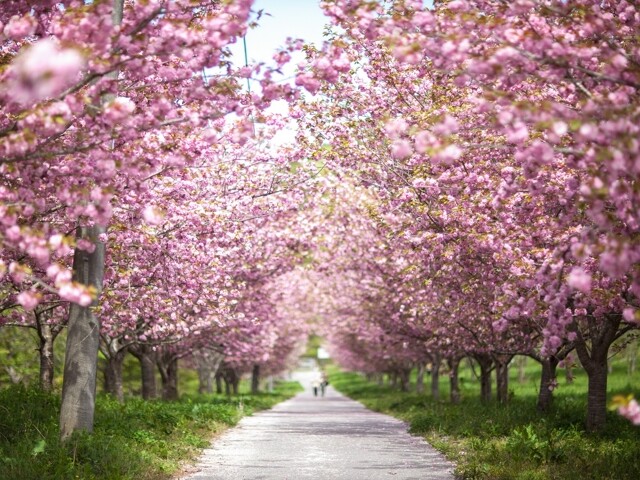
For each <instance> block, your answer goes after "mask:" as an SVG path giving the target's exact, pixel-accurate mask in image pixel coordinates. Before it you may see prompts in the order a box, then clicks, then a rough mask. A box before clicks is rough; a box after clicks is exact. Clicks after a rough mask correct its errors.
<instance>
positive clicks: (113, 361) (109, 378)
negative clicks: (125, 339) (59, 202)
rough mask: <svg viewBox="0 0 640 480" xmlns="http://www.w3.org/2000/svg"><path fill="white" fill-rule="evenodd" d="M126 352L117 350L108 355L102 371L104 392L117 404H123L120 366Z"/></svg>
mask: <svg viewBox="0 0 640 480" xmlns="http://www.w3.org/2000/svg"><path fill="white" fill-rule="evenodd" d="M126 353H127V352H126V350H118V351H116V352H113V353H110V355H109V356H108V357H107V364H106V366H105V369H104V387H105V388H104V389H105V392H106V393H108V394H109V395H111V396H113V397H114V398H115V399H116V400H118V402H120V403H124V391H123V388H122V364H123V363H124V358H125V356H126Z"/></svg>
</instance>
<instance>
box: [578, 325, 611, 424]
mask: <svg viewBox="0 0 640 480" xmlns="http://www.w3.org/2000/svg"><path fill="white" fill-rule="evenodd" d="M620 321H621V317H620V315H606V316H605V318H604V319H602V320H599V322H600V323H596V321H595V320H593V321H591V322H590V323H589V326H590V329H589V340H590V344H591V345H590V346H591V348H590V349H589V348H588V347H587V344H586V342H585V340H584V337H583V336H582V333H581V332H580V331H579V330H577V327H576V326H574V328H575V329H576V330H575V331H576V332H577V334H578V341H577V343H576V352H577V353H578V357H579V358H580V363H582V366H583V367H584V369H585V370H586V372H587V375H588V376H589V388H588V392H587V421H586V426H587V430H588V431H590V432H595V431H599V430H601V429H602V428H604V426H605V423H606V420H607V368H608V365H607V357H608V355H609V347H611V344H612V343H613V341H614V340H615V339H616V335H617V333H618V327H619V326H620Z"/></svg>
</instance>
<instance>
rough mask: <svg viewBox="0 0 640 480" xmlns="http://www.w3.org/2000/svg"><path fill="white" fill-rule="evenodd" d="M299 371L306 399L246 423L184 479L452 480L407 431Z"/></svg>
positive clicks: (449, 467) (438, 458) (436, 455)
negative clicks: (322, 390) (316, 388)
mask: <svg viewBox="0 0 640 480" xmlns="http://www.w3.org/2000/svg"><path fill="white" fill-rule="evenodd" d="M318 376H319V372H318V371H311V372H300V371H298V372H295V373H294V375H293V380H297V381H298V382H300V384H301V385H302V386H303V387H304V388H305V390H304V392H302V393H299V394H298V395H296V396H295V397H293V398H291V399H289V400H286V401H284V402H282V403H280V404H278V405H276V406H275V407H274V408H272V409H270V410H265V411H262V412H258V413H255V414H253V415H251V416H248V417H245V418H243V419H242V420H241V421H240V422H239V423H238V425H237V426H235V427H233V428H231V429H229V430H227V431H226V432H225V433H223V434H222V435H221V436H220V437H218V438H216V439H215V440H214V441H213V442H212V444H211V445H210V447H209V448H207V449H205V450H204V452H203V454H202V455H201V456H200V458H199V460H198V463H197V464H196V465H194V466H193V467H190V469H189V471H190V473H188V474H183V476H181V477H180V479H181V480H236V479H237V480H249V479H251V480H298V479H311V478H313V479H321V480H324V479H327V480H333V479H336V480H343V479H344V480H377V479H396V480H454V478H455V477H454V474H453V469H454V465H453V464H452V463H451V462H449V461H448V460H446V459H445V457H444V456H443V455H442V454H441V453H440V452H438V451H437V450H435V449H434V448H433V447H432V446H431V445H429V444H428V443H427V442H426V441H425V440H424V439H423V438H421V437H417V436H414V435H411V434H409V433H408V431H407V425H406V424H405V423H404V422H402V421H400V420H398V419H395V418H393V417H390V416H389V415H384V414H382V413H376V412H373V411H371V410H368V409H367V408H365V407H364V406H363V405H362V404H361V403H359V402H356V401H354V400H351V399H350V398H348V397H346V396H344V395H342V394H341V393H339V392H337V391H336V390H335V389H333V388H332V387H331V386H330V385H329V387H327V391H326V394H325V396H324V397H322V396H318V397H314V395H313V391H312V388H311V384H312V382H313V380H314V379H316V378H318Z"/></svg>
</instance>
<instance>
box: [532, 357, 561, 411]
mask: <svg viewBox="0 0 640 480" xmlns="http://www.w3.org/2000/svg"><path fill="white" fill-rule="evenodd" d="M540 363H541V364H542V375H541V377H540V390H539V391H538V404H537V406H536V408H537V409H538V411H539V412H544V413H546V412H548V411H549V409H550V408H551V403H552V401H553V387H554V384H555V379H556V367H557V366H558V363H559V360H558V359H557V358H556V357H549V358H543V359H541V361H540Z"/></svg>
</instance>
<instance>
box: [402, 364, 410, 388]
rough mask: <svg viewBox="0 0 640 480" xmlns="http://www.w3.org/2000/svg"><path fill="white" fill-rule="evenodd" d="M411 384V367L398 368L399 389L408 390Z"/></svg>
mask: <svg viewBox="0 0 640 480" xmlns="http://www.w3.org/2000/svg"><path fill="white" fill-rule="evenodd" d="M410 385H411V369H410V368H403V369H402V370H400V390H401V391H403V392H408V391H409V387H410Z"/></svg>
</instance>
